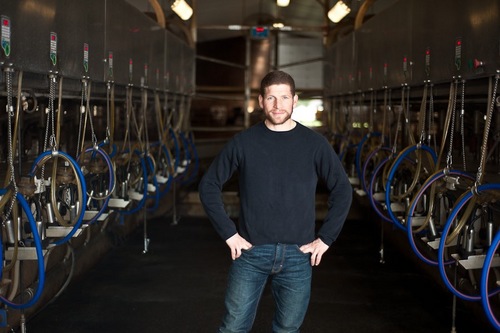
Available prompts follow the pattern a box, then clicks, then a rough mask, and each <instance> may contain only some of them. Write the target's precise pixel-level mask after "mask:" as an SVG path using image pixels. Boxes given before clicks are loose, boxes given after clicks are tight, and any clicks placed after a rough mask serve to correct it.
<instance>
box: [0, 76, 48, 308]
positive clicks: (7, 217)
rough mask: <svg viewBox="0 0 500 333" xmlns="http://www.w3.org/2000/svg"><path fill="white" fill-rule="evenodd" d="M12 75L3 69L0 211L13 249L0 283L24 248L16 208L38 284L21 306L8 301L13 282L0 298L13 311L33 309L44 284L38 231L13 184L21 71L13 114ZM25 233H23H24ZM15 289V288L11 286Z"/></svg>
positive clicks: (13, 291)
mask: <svg viewBox="0 0 500 333" xmlns="http://www.w3.org/2000/svg"><path fill="white" fill-rule="evenodd" d="M13 72H14V70H13V69H12V68H10V67H7V68H5V74H6V86H7V105H6V112H7V123H8V124H7V127H8V129H7V132H8V134H7V136H8V142H7V144H8V147H7V149H8V169H7V176H6V181H5V188H3V189H0V195H1V196H2V199H1V200H0V209H2V211H3V212H2V223H3V225H4V229H5V228H6V229H7V230H6V232H7V234H12V235H11V237H10V241H9V239H6V241H8V242H10V243H11V244H12V245H13V246H14V249H13V255H12V258H11V260H10V263H9V264H7V265H6V266H5V267H2V269H1V270H0V280H1V279H2V277H3V276H4V273H8V272H10V271H11V270H12V268H13V267H14V265H16V264H18V257H17V256H18V248H19V246H20V245H21V242H22V245H23V246H26V245H27V242H26V240H27V239H21V235H20V234H19V232H18V230H19V229H20V228H19V226H18V223H20V222H21V216H20V215H19V212H18V205H19V206H20V207H21V210H22V212H24V215H25V216H26V217H27V219H28V226H29V230H30V236H31V240H32V242H33V244H34V247H35V252H36V255H37V263H38V283H37V289H36V292H35V293H34V294H33V296H32V297H31V298H30V299H28V300H27V301H26V302H25V303H17V302H13V301H12V299H13V298H14V297H15V296H16V294H17V288H16V287H17V286H18V284H17V283H16V281H14V282H13V286H12V287H11V292H10V296H9V297H5V296H3V295H0V302H1V303H3V304H4V305H6V306H9V307H11V308H15V309H25V308H28V307H31V306H33V305H34V304H35V303H36V302H37V301H38V300H39V298H40V296H41V294H42V292H43V289H44V284H45V267H44V260H43V252H42V243H41V238H40V234H39V232H38V228H37V225H36V222H35V220H34V217H33V215H32V212H31V209H30V207H29V205H28V203H27V201H26V200H25V199H24V197H23V194H22V193H21V192H22V191H23V188H21V189H19V188H18V186H17V184H16V175H15V169H14V156H15V151H16V147H17V132H18V128H19V115H20V104H21V87H22V77H23V72H22V71H20V72H19V73H18V83H17V88H18V94H17V107H16V112H14V107H13V88H12V85H13V82H12V80H13V77H12V76H13ZM14 116H15V118H16V120H15V124H14V134H13V132H12V118H13V117H14ZM9 200H10V202H9V205H8V207H7V210H5V205H6V204H7V202H8V201H9ZM8 221H11V222H12V223H8ZM9 227H10V230H11V231H10V232H9ZM26 231H27V230H26ZM0 247H1V249H0V262H2V263H3V262H4V257H3V255H4V247H5V248H6V247H7V244H4V242H3V239H2V238H0ZM14 274H15V276H13V280H16V279H19V275H18V274H17V270H16V272H14ZM14 286H15V287H14Z"/></svg>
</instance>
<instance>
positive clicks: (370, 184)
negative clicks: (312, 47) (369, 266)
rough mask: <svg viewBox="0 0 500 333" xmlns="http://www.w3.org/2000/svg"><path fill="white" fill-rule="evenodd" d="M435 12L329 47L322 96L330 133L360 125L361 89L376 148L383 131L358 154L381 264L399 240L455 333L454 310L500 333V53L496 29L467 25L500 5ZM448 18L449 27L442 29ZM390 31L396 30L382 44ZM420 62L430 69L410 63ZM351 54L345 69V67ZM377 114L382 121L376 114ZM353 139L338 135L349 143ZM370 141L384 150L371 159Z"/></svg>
mask: <svg viewBox="0 0 500 333" xmlns="http://www.w3.org/2000/svg"><path fill="white" fill-rule="evenodd" d="M417 2H418V4H417ZM438 7H439V8H437V7H436V6H435V3H433V2H432V1H407V2H398V3H397V4H395V5H394V6H393V7H391V8H389V9H387V11H385V12H384V13H381V14H378V15H377V16H376V17H375V18H374V19H373V20H370V21H369V22H365V23H364V24H363V26H362V27H361V28H359V29H356V30H355V31H353V32H352V33H350V34H348V35H347V36H345V37H344V38H343V40H342V41H341V42H338V43H334V44H332V45H327V52H326V54H327V57H329V58H328V61H329V63H328V66H325V71H326V80H325V82H327V83H328V84H325V87H326V89H327V91H326V92H325V94H326V96H327V97H328V98H329V100H331V101H332V107H331V109H332V115H330V119H332V121H333V123H332V124H331V128H332V129H337V128H347V129H349V130H350V129H351V128H352V125H353V124H355V123H356V122H357V121H356V120H355V119H354V117H352V115H351V112H352V108H349V107H348V106H347V104H349V103H350V106H352V105H353V103H352V101H353V96H354V93H353V87H354V86H356V87H357V88H356V89H358V90H357V91H356V94H364V96H366V97H367V98H369V100H367V101H365V102H364V103H365V104H367V105H369V108H367V109H366V110H364V111H363V112H365V113H366V116H369V117H375V119H376V120H375V123H376V124H381V125H382V128H381V133H380V137H378V138H372V134H371V133H372V132H376V130H375V129H374V128H371V126H372V120H371V119H370V126H369V127H370V129H369V133H368V134H366V135H365V137H364V138H363V139H361V140H360V141H358V142H357V143H358V146H357V150H356V151H355V152H356V155H357V162H356V163H355V164H356V170H357V174H358V178H359V182H360V183H361V184H360V185H361V186H360V187H361V188H362V189H363V191H356V192H355V193H356V194H355V197H356V200H358V201H359V202H360V203H361V204H364V203H365V202H366V203H367V204H369V206H370V207H372V209H373V212H374V216H376V218H377V222H380V223H378V225H380V227H381V229H382V230H381V232H382V242H381V248H380V253H381V259H380V261H381V262H384V261H385V259H384V245H383V243H384V241H383V239H384V235H387V234H388V233H391V232H395V234H394V238H397V237H403V239H404V242H408V245H409V247H408V248H406V247H405V246H404V244H403V246H402V249H403V250H405V251H407V250H410V251H407V252H409V253H408V255H410V256H414V255H415V256H416V257H417V258H418V259H419V260H417V262H422V263H424V266H422V267H424V268H425V270H426V271H428V272H429V273H431V274H433V277H434V278H436V279H439V280H440V281H439V282H443V284H444V286H445V288H444V289H445V290H446V291H447V292H448V291H449V292H450V293H451V294H452V296H453V309H452V325H453V326H452V332H455V331H457V328H456V327H455V316H456V313H457V311H456V305H457V304H456V303H457V302H459V301H465V302H464V305H465V306H467V307H471V308H474V309H477V306H478V305H479V306H480V309H479V310H482V311H484V312H485V314H486V317H487V319H488V320H489V321H490V323H491V324H492V325H493V327H494V329H496V330H500V321H499V319H498V318H500V304H499V302H498V300H499V298H498V283H499V282H498V281H499V280H500V278H499V272H500V271H499V270H498V265H499V261H498V255H499V254H498V251H499V249H498V247H499V243H500V241H499V239H500V236H498V229H499V228H500V219H499V214H500V208H499V206H498V193H499V190H498V186H497V185H498V179H499V178H498V177H499V173H498V164H499V162H500V160H499V154H500V149H499V147H500V145H499V143H500V136H499V135H498V133H499V132H498V128H499V126H500V125H499V124H500V121H499V119H500V118H499V117H498V112H494V111H495V110H497V109H498V106H496V108H497V109H495V105H496V104H495V103H498V101H496V100H498V92H497V90H498V89H497V84H498V72H497V70H498V68H499V66H500V63H499V62H498V60H499V58H498V50H497V49H495V50H493V48H488V47H487V46H486V45H489V46H491V45H496V44H497V35H498V24H497V23H494V22H493V21H489V20H483V19H481V20H480V21H481V22H480V23H479V21H474V22H473V21H471V20H470V18H472V17H474V18H479V17H481V18H485V16H484V15H483V14H481V13H485V12H483V11H484V10H485V8H488V12H489V13H494V14H492V17H495V18H497V17H498V13H500V12H499V11H498V8H499V7H498V2H495V1H490V0H486V2H485V3H482V4H481V5H480V6H476V4H475V3H473V1H468V0H467V1H465V2H464V3H461V4H460V5H456V4H455V3H453V2H452V1H445V2H442V3H440V5H439V6H438ZM448 7H449V8H453V12H454V19H453V20H449V21H448V20H442V17H443V15H444V9H445V8H448ZM398 13H407V14H408V17H407V19H405V20H404V21H398V20H396V19H395V18H397V17H398ZM395 22H398V23H399V24H400V25H401V26H400V27H399V29H395V30H394V32H393V33H386V32H387V31H389V30H390V27H391V26H393V24H394V23H395ZM438 27H439V29H438ZM389 45H390V47H389ZM346 50H349V52H350V53H348V52H347V51H346ZM408 50H411V51H410V52H408ZM420 52H422V53H421V54H422V55H424V57H423V58H421V57H420V56H415V54H417V55H418V54H419V53H420ZM346 54H348V55H349V57H348V59H349V61H346V62H344V63H340V61H339V60H338V59H346ZM401 56H403V58H404V59H405V60H404V63H403V70H401V67H399V64H400V62H399V59H401ZM431 56H432V63H431ZM408 59H416V60H415V61H409V60H408ZM450 60H453V61H450ZM357 72H359V73H360V74H359V75H357V76H354V75H352V73H357ZM365 78H368V79H365ZM377 85H378V87H379V88H378V90H377ZM448 85H449V89H448ZM486 87H487V88H486ZM399 91H401V98H400V99H399V98H398V96H396V92H399ZM398 95H399V94H398ZM372 98H373V100H372ZM495 101H496V102H495ZM418 102H420V103H419V106H420V107H419V109H418V110H417V107H416V105H417V103H418ZM498 104H500V103H498ZM374 105H379V108H377V110H378V109H380V110H381V111H382V112H377V113H375V112H373V110H374V109H376V108H374V107H373V106H374ZM484 106H486V108H485V109H486V112H482V110H483V108H484ZM356 117H357V118H362V117H363V115H356ZM391 117H392V119H390V118H391ZM346 123H347V124H346ZM378 129H379V130H380V127H379V128H378ZM347 132H348V131H338V132H337V133H342V134H344V137H346V136H345V133H347ZM438 134H440V135H439V136H438ZM481 136H482V142H481V138H480V137H481ZM337 138H339V139H337ZM333 139H335V140H332V144H333V145H334V146H335V147H341V149H340V150H338V151H339V155H340V154H345V153H346V152H348V150H347V149H346V147H349V145H348V144H345V143H343V142H347V141H344V140H340V136H338V137H335V138H333ZM387 139H389V140H390V141H389V142H388V141H387ZM369 140H374V142H376V141H377V140H380V142H376V144H375V145H374V146H372V147H371V150H370V148H367V147H369V146H370V143H369V142H368V141H369ZM349 142H351V143H352V142H353V140H349ZM336 149H338V148H336ZM351 154H352V151H351ZM346 156H347V155H346ZM343 158H344V167H345V168H346V172H347V173H348V174H349V175H353V172H352V163H345V160H346V158H345V157H343ZM475 167H477V169H476V170H477V171H476V170H474V168H475ZM360 170H361V172H359V171H360ZM351 183H352V184H353V185H354V186H355V187H357V185H356V182H353V181H352V182H351ZM365 194H366V195H365ZM387 225H390V228H386V226H387ZM394 229H395V230H394ZM400 231H403V233H402V235H403V236H401V235H400ZM391 236H392V235H391ZM398 244H399V242H398ZM427 265H429V266H433V267H436V270H435V271H434V270H433V268H429V269H428V268H427ZM474 301H475V302H474ZM478 301H481V302H478ZM479 303H481V304H479Z"/></svg>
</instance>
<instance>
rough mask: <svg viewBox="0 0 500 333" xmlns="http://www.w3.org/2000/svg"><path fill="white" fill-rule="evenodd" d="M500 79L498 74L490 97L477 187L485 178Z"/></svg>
mask: <svg viewBox="0 0 500 333" xmlns="http://www.w3.org/2000/svg"><path fill="white" fill-rule="evenodd" d="M499 78H500V74H498V73H497V75H495V83H494V85H493V92H492V94H491V96H490V98H491V101H488V102H489V103H490V105H488V111H487V113H486V120H485V124H484V135H483V144H482V145H481V157H480V160H479V167H478V170H477V176H476V184H475V187H477V186H478V185H480V184H481V181H482V178H483V169H484V164H485V163H486V153H487V149H488V135H489V132H490V127H491V118H492V116H493V110H494V108H495V99H496V95H497V88H498V79H499ZM490 84H491V78H490Z"/></svg>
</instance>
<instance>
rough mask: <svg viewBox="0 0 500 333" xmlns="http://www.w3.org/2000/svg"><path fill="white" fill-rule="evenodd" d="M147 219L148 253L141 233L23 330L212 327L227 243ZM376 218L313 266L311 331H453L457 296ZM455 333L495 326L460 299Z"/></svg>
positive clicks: (354, 224)
mask: <svg viewBox="0 0 500 333" xmlns="http://www.w3.org/2000/svg"><path fill="white" fill-rule="evenodd" d="M170 222H171V217H165V218H157V219H154V220H151V221H149V222H148V233H149V236H150V239H151V243H150V248H149V252H148V253H146V254H143V253H142V251H143V230H142V228H139V229H138V230H136V231H135V232H134V233H133V234H132V235H131V236H130V237H129V238H128V239H127V240H125V241H124V242H123V244H121V245H119V246H117V247H116V248H114V249H113V250H112V251H111V252H110V253H108V254H107V255H106V256H105V257H104V258H103V259H102V260H101V261H100V262H99V263H98V264H97V265H96V266H95V267H94V268H93V269H91V270H90V271H89V272H87V273H85V274H84V275H83V276H81V277H80V278H79V279H78V280H75V281H73V282H72V284H71V285H70V286H69V287H68V289H67V290H66V291H65V292H64V293H63V294H62V295H61V296H60V297H59V298H58V299H57V300H56V301H55V302H53V303H52V304H50V305H48V306H47V307H46V308H45V309H44V310H43V311H41V312H39V313H38V314H37V315H36V316H35V317H34V318H32V319H30V320H29V321H28V322H27V332H36V333H45V332H47V333H48V332H50V333H58V332H61V333H80V332H81V333H84V332H85V333H88V332H106V333H115V332H116V333H117V332H120V333H123V332H149V333H156V332H162V333H173V332H176V333H188V332H189V333H205V332H206V333H209V332H212V333H215V332H216V331H217V327H218V324H219V322H220V319H221V316H222V313H223V295H224V290H225V281H226V272H227V270H228V267H229V265H230V262H231V259H230V257H229V251H228V249H227V247H226V245H225V243H224V242H223V241H222V240H220V239H219V238H218V236H217V235H216V234H215V232H214V230H213V229H212V227H211V225H210V223H209V221H208V220H207V219H205V218H182V219H181V220H180V221H179V223H178V225H176V226H172V225H170ZM379 246H380V231H379V229H378V228H377V227H376V226H374V225H373V223H372V222H371V221H370V219H362V218H352V217H351V218H350V219H349V220H348V221H347V222H346V225H345V228H344V230H343V232H342V234H341V236H340V237H339V239H338V241H337V242H336V243H335V244H334V245H333V246H332V248H331V249H330V250H329V251H328V252H327V255H326V257H324V259H323V262H322V264H321V265H320V266H319V267H316V268H315V269H314V278H313V279H314V280H313V290H312V300H311V303H310V307H309V311H308V315H307V317H306V320H305V322H304V325H303V328H302V332H305V333H330V332H335V333H350V332H356V333H365V332H366V333H385V332H391V333H396V332H405V333H407V332H413V333H419V332H422V333H424V332H425V333H429V332H432V333H437V332H442V333H448V332H451V331H452V319H451V318H452V312H451V308H452V297H451V294H450V293H448V292H446V291H444V290H443V289H442V288H441V287H440V286H439V284H437V283H436V281H435V280H433V279H432V278H431V277H430V276H429V274H425V273H424V272H423V271H422V270H421V269H418V268H416V267H415V264H414V263H413V262H412V261H411V260H408V258H407V257H406V256H404V255H402V254H401V253H400V251H398V250H397V249H396V248H395V247H393V246H391V244H389V243H388V244H385V253H386V262H385V264H380V263H379V253H378V251H379ZM272 313H273V303H272V296H271V294H270V292H269V291H268V290H266V291H265V293H264V295H263V299H262V301H261V305H260V309H259V313H258V316H257V318H256V321H255V325H254V329H253V331H252V332H253V333H269V332H271V319H272ZM456 330H457V332H459V333H462V332H490V331H493V330H492V328H491V327H490V326H489V325H488V324H485V319H484V318H479V317H478V316H477V315H472V314H471V312H470V311H469V310H468V307H467V306H464V304H462V303H459V304H458V313H457V320H456Z"/></svg>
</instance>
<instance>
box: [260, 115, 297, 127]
mask: <svg viewBox="0 0 500 333" xmlns="http://www.w3.org/2000/svg"><path fill="white" fill-rule="evenodd" d="M290 118H292V114H291V113H287V115H286V116H285V118H283V119H282V120H279V121H277V120H276V119H275V118H273V117H272V116H271V114H270V113H266V120H267V121H269V122H270V123H271V124H272V125H274V126H277V125H283V124H284V123H286V122H287V121H288V120H289V119H290Z"/></svg>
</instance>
